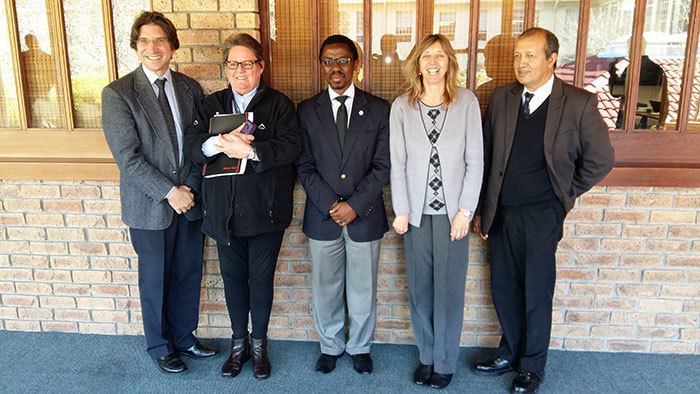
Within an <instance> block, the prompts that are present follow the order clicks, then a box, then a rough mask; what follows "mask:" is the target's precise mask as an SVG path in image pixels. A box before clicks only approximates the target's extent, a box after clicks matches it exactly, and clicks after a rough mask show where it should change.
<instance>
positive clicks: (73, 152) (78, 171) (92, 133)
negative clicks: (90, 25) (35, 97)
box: [0, 0, 119, 181]
mask: <svg viewBox="0 0 700 394" xmlns="http://www.w3.org/2000/svg"><path fill="white" fill-rule="evenodd" d="M4 1H5V10H6V13H7V22H8V23H7V25H8V35H9V38H10V47H11V52H12V67H13V70H14V78H15V85H16V86H15V89H16V91H17V97H18V100H17V103H18V108H19V123H20V126H19V128H2V129H0V179H4V180H67V181H81V180H107V181H114V180H118V179H119V170H118V168H117V165H116V164H115V163H114V159H113V158H112V154H111V152H110V150H109V147H108V146H107V141H106V139H105V137H104V133H103V131H102V129H90V128H76V127H75V116H74V112H73V111H74V109H73V94H72V86H71V76H70V71H69V68H68V45H67V38H66V34H65V20H64V16H63V15H64V14H63V3H62V2H61V1H59V0H50V1H47V2H46V7H47V12H50V14H51V15H52V17H53V23H52V26H53V29H52V30H51V32H50V34H52V35H53V36H54V38H55V42H56V45H55V47H54V50H55V51H56V56H57V57H58V66H59V69H58V70H57V71H58V73H59V74H60V76H61V78H60V79H61V81H60V87H59V88H60V89H61V90H62V91H63V92H65V97H64V98H63V101H62V102H61V103H59V105H60V106H61V112H62V113H63V114H64V115H65V125H66V127H62V128H51V129H47V128H33V127H28V124H29V120H28V116H29V113H28V111H27V108H28V102H27V100H28V95H27V94H26V88H25V87H26V78H25V73H24V69H23V65H22V62H21V59H20V53H21V44H20V38H19V25H18V20H17V10H16V7H15V2H14V1H12V0H4ZM101 6H102V26H103V28H104V36H105V48H106V60H107V75H108V78H109V81H110V82H111V81H114V80H116V79H117V77H118V75H117V57H116V46H115V42H114V23H113V15H112V1H111V0H101ZM49 9H50V10H49Z"/></svg>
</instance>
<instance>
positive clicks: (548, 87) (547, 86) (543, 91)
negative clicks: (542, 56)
mask: <svg viewBox="0 0 700 394" xmlns="http://www.w3.org/2000/svg"><path fill="white" fill-rule="evenodd" d="M552 86H554V74H552V76H551V77H549V80H547V82H545V83H544V85H542V86H540V87H539V89H537V90H535V91H534V92H531V91H529V90H528V89H527V88H526V87H524V86H523V94H522V97H523V98H525V93H532V94H533V95H534V96H535V97H537V98H540V97H541V98H542V99H545V98H547V97H549V95H550V94H552Z"/></svg>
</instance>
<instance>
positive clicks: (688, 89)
mask: <svg viewBox="0 0 700 394" xmlns="http://www.w3.org/2000/svg"><path fill="white" fill-rule="evenodd" d="M258 1H259V10H260V20H261V21H262V22H263V23H261V32H260V33H261V34H260V35H261V37H262V40H263V47H264V48H265V56H266V63H267V64H269V65H270V67H274V63H272V62H270V58H269V56H270V55H269V52H270V51H269V49H270V47H271V42H270V35H269V11H268V10H269V1H268V0H258ZM320 1H321V0H313V1H312V2H311V7H310V8H311V13H312V15H311V17H312V18H313V17H316V18H318V16H319V15H318V14H314V12H315V11H314V10H317V9H318V8H319V4H320ZM363 3H364V12H365V18H364V21H365V30H364V32H363V33H364V43H363V44H362V46H363V51H364V54H365V56H364V66H365V67H364V70H365V79H364V80H363V86H362V87H363V88H364V89H367V88H368V87H369V81H370V79H371V69H370V68H369V67H368V65H369V64H370V62H369V58H368V54H371V43H372V38H371V37H372V31H371V28H372V27H371V24H370V23H368V21H371V3H372V1H371V0H364V2H363ZM535 3H536V0H525V9H524V12H523V19H524V21H523V25H524V26H523V29H528V28H530V27H533V26H534V24H535V8H536V7H535ZM699 3H700V2H697V1H692V2H691V10H690V15H689V18H688V19H689V23H688V36H687V41H686V53H685V58H684V67H683V74H682V75H683V77H682V85H681V91H680V102H679V110H678V119H677V123H676V126H675V130H659V131H654V132H649V130H635V129H634V112H633V111H634V110H635V108H634V106H627V107H626V109H625V111H626V112H625V125H624V129H616V130H610V140H611V142H612V144H613V147H614V148H615V152H616V165H615V168H614V169H613V171H612V172H611V173H610V174H609V175H608V176H607V177H606V178H605V179H604V180H603V181H602V182H601V184H602V185H608V186H660V187H664V186H667V187H700V155H698V154H697V149H698V148H699V147H700V132H688V118H689V111H690V105H691V103H690V101H691V97H692V95H691V93H692V80H693V76H694V72H695V56H694V54H695V53H697V48H698V33H700V31H699V30H700V28H699V27H698V25H699V24H700V4H699ZM433 4H434V1H433V0H417V1H416V32H415V33H416V36H417V37H422V36H424V35H425V34H429V33H431V32H432V29H433V25H432V13H433V10H434V9H433ZM646 4H647V0H635V8H634V22H633V28H632V37H633V40H632V44H631V50H630V55H631V62H630V65H629V67H630V72H628V75H630V78H629V79H630V81H629V83H628V87H627V92H626V94H627V100H628V101H629V102H636V100H637V89H636V88H634V87H636V86H637V85H638V83H639V69H640V62H641V45H642V32H643V31H644V23H645V20H644V17H645V9H646ZM469 6H470V22H469V30H468V34H469V39H468V42H469V45H468V48H467V50H466V51H467V53H468V55H469V56H468V65H467V70H469V71H468V73H467V88H469V89H471V90H474V89H475V88H476V60H477V52H478V39H479V27H480V26H479V20H480V12H479V11H480V10H479V6H480V2H479V1H478V0H472V1H470V4H469ZM590 7H591V0H581V1H580V3H579V17H578V18H579V20H578V22H579V24H578V40H577V41H578V42H577V46H576V64H575V69H574V83H573V84H574V86H578V87H582V86H583V81H584V72H585V59H586V49H587V48H586V47H587V44H588V32H589V22H590ZM502 10H503V11H502V12H503V14H504V17H503V18H505V15H506V14H510V15H515V14H514V0H505V1H503V3H502ZM316 12H317V11H316ZM518 17H520V15H518ZM312 20H314V19H312ZM504 20H505V19H504ZM509 26H510V28H511V29H512V27H513V26H512V21H511V22H510V23H509ZM312 36H313V37H316V40H315V41H314V42H313V43H312V44H313V45H314V48H315V51H314V52H313V53H317V52H318V48H319V46H320V39H321V37H318V32H316V33H315V34H313V35H312ZM582 59H583V60H582ZM310 62H311V64H312V65H313V66H312V67H313V72H314V75H313V76H312V81H313V82H312V83H313V89H312V91H313V93H314V94H315V93H317V92H319V91H320V86H321V85H320V80H319V77H318V68H317V64H316V63H317V61H316V59H315V58H314V59H310ZM269 74H270V73H266V83H268V84H269V83H271V81H270V77H269Z"/></svg>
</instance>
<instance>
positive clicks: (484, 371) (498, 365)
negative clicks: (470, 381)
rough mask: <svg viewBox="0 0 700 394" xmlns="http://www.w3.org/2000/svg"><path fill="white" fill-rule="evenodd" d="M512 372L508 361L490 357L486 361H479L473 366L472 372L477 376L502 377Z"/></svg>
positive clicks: (511, 366)
mask: <svg viewBox="0 0 700 394" xmlns="http://www.w3.org/2000/svg"><path fill="white" fill-rule="evenodd" d="M512 370H513V365H511V363H510V361H508V360H506V359H503V358H500V357H498V356H492V357H491V358H489V359H488V360H486V361H480V362H478V363H476V364H474V372H476V373H478V374H479V375H502V374H504V373H506V372H510V371H512Z"/></svg>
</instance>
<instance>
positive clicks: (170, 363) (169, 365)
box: [153, 354, 187, 373]
mask: <svg viewBox="0 0 700 394" xmlns="http://www.w3.org/2000/svg"><path fill="white" fill-rule="evenodd" d="M153 361H155V362H156V364H158V368H160V370H161V371H163V372H165V373H181V372H185V371H187V365H185V363H183V362H182V360H181V359H180V357H178V356H177V355H176V354H168V355H167V356H163V357H160V358H154V359H153Z"/></svg>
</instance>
